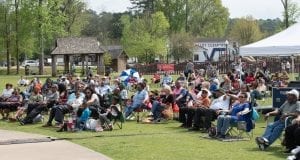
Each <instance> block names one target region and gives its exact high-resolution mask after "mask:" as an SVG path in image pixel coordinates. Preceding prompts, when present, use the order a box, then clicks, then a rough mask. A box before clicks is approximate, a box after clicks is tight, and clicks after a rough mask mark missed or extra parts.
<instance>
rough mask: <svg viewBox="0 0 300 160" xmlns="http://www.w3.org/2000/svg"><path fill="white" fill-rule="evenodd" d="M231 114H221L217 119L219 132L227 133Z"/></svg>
mask: <svg viewBox="0 0 300 160" xmlns="http://www.w3.org/2000/svg"><path fill="white" fill-rule="evenodd" d="M230 121H231V116H228V115H220V116H219V117H218V121H217V133H221V135H225V134H226V132H227V130H228V128H229V127H230Z"/></svg>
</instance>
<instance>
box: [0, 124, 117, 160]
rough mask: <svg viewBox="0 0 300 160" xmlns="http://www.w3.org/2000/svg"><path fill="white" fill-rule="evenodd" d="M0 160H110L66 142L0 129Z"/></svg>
mask: <svg viewBox="0 0 300 160" xmlns="http://www.w3.org/2000/svg"><path fill="white" fill-rule="evenodd" d="M0 159H3V160H4V159H9V160H20V159H21V160H54V159H55V160H111V159H110V158H108V157H106V156H105V155H102V154H101V153H98V152H95V151H93V150H90V149H88V148H85V147H82V146H80V145H77V144H74V143H71V142H69V141H66V140H57V141H55V140H52V139H51V138H50V137H46V136H43V135H37V134H28V133H23V132H16V131H7V130H1V129H0Z"/></svg>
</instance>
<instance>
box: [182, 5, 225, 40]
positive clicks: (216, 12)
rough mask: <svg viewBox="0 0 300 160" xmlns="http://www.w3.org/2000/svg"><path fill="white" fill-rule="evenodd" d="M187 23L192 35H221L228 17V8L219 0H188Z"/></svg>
mask: <svg viewBox="0 0 300 160" xmlns="http://www.w3.org/2000/svg"><path fill="white" fill-rule="evenodd" d="M188 11H189V16H188V24H189V26H188V27H189V28H190V31H191V33H192V34H193V35H198V36H201V37H222V36H224V33H225V29H226V26H227V23H228V19H229V12H228V9H227V8H225V7H223V6H222V2H221V0H190V1H189V4H188Z"/></svg>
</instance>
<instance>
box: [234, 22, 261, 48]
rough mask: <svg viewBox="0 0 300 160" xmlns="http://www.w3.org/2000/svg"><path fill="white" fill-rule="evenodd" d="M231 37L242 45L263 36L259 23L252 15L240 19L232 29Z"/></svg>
mask: <svg viewBox="0 0 300 160" xmlns="http://www.w3.org/2000/svg"><path fill="white" fill-rule="evenodd" d="M230 38H232V39H233V40H235V41H238V42H239V43H240V44H241V45H245V44H249V43H252V42H255V41H257V40H259V39H261V38H262V33H261V31H260V29H259V26H258V23H257V21H256V20H254V19H253V18H252V17H249V16H248V17H246V18H241V19H238V20H237V21H236V22H235V23H234V25H233V27H232V29H231V30H230Z"/></svg>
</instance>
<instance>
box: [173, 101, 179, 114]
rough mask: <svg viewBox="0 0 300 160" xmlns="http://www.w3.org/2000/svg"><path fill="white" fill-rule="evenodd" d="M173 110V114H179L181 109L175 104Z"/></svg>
mask: <svg viewBox="0 0 300 160" xmlns="http://www.w3.org/2000/svg"><path fill="white" fill-rule="evenodd" d="M172 108H173V112H179V107H178V105H177V103H173V105H172Z"/></svg>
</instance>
